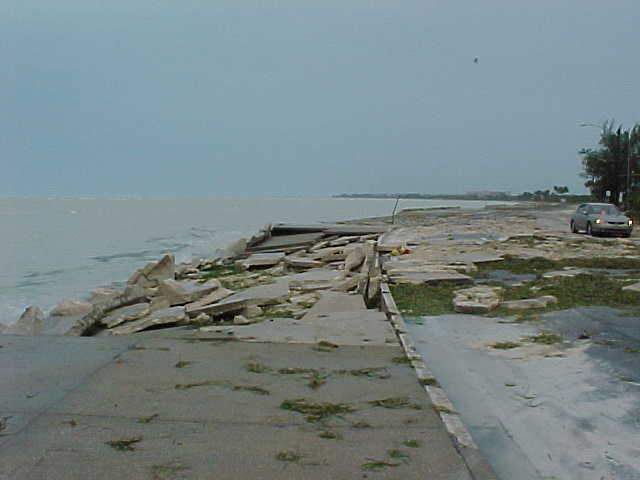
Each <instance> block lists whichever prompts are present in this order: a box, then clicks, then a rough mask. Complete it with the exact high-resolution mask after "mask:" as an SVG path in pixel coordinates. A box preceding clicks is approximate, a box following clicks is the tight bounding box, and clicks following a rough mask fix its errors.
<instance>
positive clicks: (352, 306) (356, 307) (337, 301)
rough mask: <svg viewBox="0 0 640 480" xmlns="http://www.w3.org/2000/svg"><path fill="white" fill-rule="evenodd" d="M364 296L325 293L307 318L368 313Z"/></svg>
mask: <svg viewBox="0 0 640 480" xmlns="http://www.w3.org/2000/svg"><path fill="white" fill-rule="evenodd" d="M366 310H367V307H366V305H365V304H364V299H363V298H362V295H350V294H348V293H342V292H323V293H322V294H321V297H320V300H318V302H317V303H316V304H315V305H314V306H313V307H311V309H310V310H309V311H308V312H307V314H306V315H305V318H307V317H308V318H311V317H314V316H318V315H326V314H328V313H333V312H361V311H366Z"/></svg>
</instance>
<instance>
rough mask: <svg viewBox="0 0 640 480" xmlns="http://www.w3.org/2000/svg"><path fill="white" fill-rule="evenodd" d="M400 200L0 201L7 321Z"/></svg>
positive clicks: (1, 308) (372, 212) (0, 265)
mask: <svg viewBox="0 0 640 480" xmlns="http://www.w3.org/2000/svg"><path fill="white" fill-rule="evenodd" d="M394 203H395V200H364V199H335V198H205V199H184V198H183V199H105V198H99V199H97V198H67V199H46V198H8V199H7V198H4V199H0V239H1V242H2V249H1V250H0V323H4V324H9V323H13V322H14V321H15V320H16V319H17V318H18V316H19V315H20V314H21V313H22V311H23V310H24V308H25V307H26V306H28V305H37V306H39V307H40V308H42V309H43V310H44V311H45V312H46V311H47V310H49V309H50V308H51V307H52V306H53V305H55V304H56V303H57V302H58V301H59V300H61V299H64V298H83V297H86V296H87V295H88V294H89V292H90V290H91V289H92V288H95V287H98V286H103V285H108V284H110V283H111V282H114V281H124V280H126V279H127V278H128V277H129V276H130V275H131V273H133V271H134V270H136V269H137V268H140V267H141V266H142V265H144V264H145V263H147V262H149V261H154V260H157V259H158V258H159V257H160V256H161V255H162V254H164V253H174V254H175V255H176V259H177V260H178V261H187V260H189V259H191V258H199V257H215V256H216V254H218V253H220V251H219V249H221V248H224V247H225V246H226V245H228V244H229V243H230V242H231V241H233V240H235V239H237V238H240V237H249V236H251V235H253V234H254V233H256V231H257V230H259V229H260V228H261V227H263V226H264V225H265V224H267V223H270V222H273V223H276V222H300V223H313V222H331V221H339V220H348V219H354V218H363V217H371V216H381V215H389V214H390V213H391V211H392V210H393V206H394ZM487 203H491V202H455V201H446V200H416V201H414V200H401V201H400V204H399V208H416V207H428V206H439V205H442V206H453V205H464V206H466V207H472V208H480V207H482V206H484V205H485V204H487Z"/></svg>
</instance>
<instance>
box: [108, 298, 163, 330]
mask: <svg viewBox="0 0 640 480" xmlns="http://www.w3.org/2000/svg"><path fill="white" fill-rule="evenodd" d="M150 306H151V304H150V303H147V302H144V303H136V304H134V305H129V306H128V307H122V308H118V309H116V310H114V311H113V312H111V313H110V314H109V315H107V316H106V317H104V318H102V319H101V320H100V323H101V324H102V325H104V326H105V327H107V328H114V327H117V326H118V325H120V324H122V323H125V322H131V321H134V320H139V319H141V318H142V317H144V316H145V315H147V314H148V313H149V312H150V308H149V307H150ZM167 306H169V305H167Z"/></svg>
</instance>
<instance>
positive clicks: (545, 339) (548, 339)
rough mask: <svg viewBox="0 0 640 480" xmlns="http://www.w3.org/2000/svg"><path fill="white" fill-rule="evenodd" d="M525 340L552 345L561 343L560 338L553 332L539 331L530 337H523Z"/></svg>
mask: <svg viewBox="0 0 640 480" xmlns="http://www.w3.org/2000/svg"><path fill="white" fill-rule="evenodd" d="M523 340H524V341H525V342H532V343H542V344H544V345H553V344H554V343H561V342H562V338H561V337H560V336H559V335H556V334H555V333H540V334H538V335H534V336H532V337H525V338H523Z"/></svg>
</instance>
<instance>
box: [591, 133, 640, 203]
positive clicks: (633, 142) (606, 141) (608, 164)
mask: <svg viewBox="0 0 640 480" xmlns="http://www.w3.org/2000/svg"><path fill="white" fill-rule="evenodd" d="M598 143H599V145H600V146H599V147H598V148H595V149H594V148H583V149H582V150H580V152H579V153H580V155H581V156H582V167H583V172H582V174H581V175H582V176H583V177H584V178H586V179H587V181H586V182H585V184H584V185H585V187H587V188H589V190H591V193H592V195H593V196H594V197H596V198H597V199H599V200H604V199H605V192H606V191H607V190H609V191H611V201H614V202H615V201H617V199H618V194H619V193H620V192H625V191H626V189H627V181H628V179H629V178H630V177H629V176H628V175H627V173H628V168H629V165H630V170H631V172H632V176H631V178H636V177H634V176H633V175H637V174H638V173H640V172H637V168H638V160H639V159H640V124H635V125H634V126H633V127H632V128H631V129H629V130H623V128H622V125H620V126H618V127H617V128H616V126H615V125H614V121H613V120H611V121H609V122H605V123H604V124H603V125H602V130H601V132H600V140H599V142H598ZM633 172H636V173H635V174H634V173H633ZM630 183H631V184H632V185H633V182H630ZM632 190H633V188H632Z"/></svg>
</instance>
